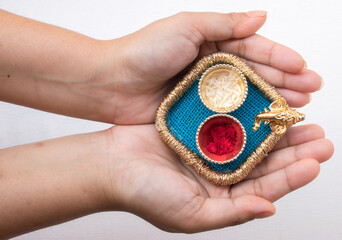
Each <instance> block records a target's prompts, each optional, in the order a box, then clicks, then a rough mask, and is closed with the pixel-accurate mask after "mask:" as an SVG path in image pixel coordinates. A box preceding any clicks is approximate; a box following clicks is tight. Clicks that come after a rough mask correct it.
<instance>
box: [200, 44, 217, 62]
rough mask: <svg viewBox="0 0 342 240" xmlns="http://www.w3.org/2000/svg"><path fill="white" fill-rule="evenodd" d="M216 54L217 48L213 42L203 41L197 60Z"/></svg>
mask: <svg viewBox="0 0 342 240" xmlns="http://www.w3.org/2000/svg"><path fill="white" fill-rule="evenodd" d="M215 52H217V47H216V44H215V42H208V41H205V42H204V43H203V44H202V45H201V46H200V49H199V52H198V56H197V59H201V58H202V57H204V56H207V55H210V54H213V53H215Z"/></svg>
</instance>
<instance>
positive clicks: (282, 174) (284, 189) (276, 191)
mask: <svg viewBox="0 0 342 240" xmlns="http://www.w3.org/2000/svg"><path fill="white" fill-rule="evenodd" d="M319 170H320V166H319V163H318V162H317V161H316V160H315V159H312V158H307V159H303V160H300V161H299V162H295V163H293V164H291V165H290V166H288V167H286V168H283V169H280V170H278V171H276V172H274V173H271V174H268V175H266V176H263V177H260V178H256V179H251V180H247V181H244V182H241V183H238V184H236V185H234V186H233V188H232V189H231V195H232V197H239V196H242V195H255V196H258V197H261V198H265V199H267V200H269V201H272V202H274V201H276V200H278V199H279V198H281V197H283V196H284V195H286V194H288V193H290V192H292V191H294V190H296V189H298V188H300V187H303V186H305V185H306V184H308V183H309V182H311V181H312V180H313V179H315V178H316V177H317V175H318V173H319Z"/></svg>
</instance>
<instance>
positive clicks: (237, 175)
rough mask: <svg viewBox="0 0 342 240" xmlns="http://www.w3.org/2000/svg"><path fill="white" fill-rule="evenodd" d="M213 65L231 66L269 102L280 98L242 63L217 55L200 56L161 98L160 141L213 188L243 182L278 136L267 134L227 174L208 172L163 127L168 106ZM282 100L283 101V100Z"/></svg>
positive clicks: (208, 168)
mask: <svg viewBox="0 0 342 240" xmlns="http://www.w3.org/2000/svg"><path fill="white" fill-rule="evenodd" d="M215 63H226V64H231V65H233V66H234V67H236V68H237V69H239V70H240V71H241V72H242V73H243V74H244V75H245V76H247V77H248V78H249V80H250V81H251V82H252V83H253V84H254V85H256V86H257V87H258V88H259V89H260V90H261V91H262V92H263V93H264V94H265V95H266V96H267V97H269V98H270V99H271V100H272V101H276V100H278V99H282V100H284V98H283V97H282V96H281V95H280V94H279V93H278V92H277V91H276V90H275V88H274V87H273V86H271V85H270V84H268V83H267V82H265V81H264V80H263V79H262V78H261V77H260V76H259V75H258V74H256V73H255V72H254V71H253V70H252V69H251V68H250V67H249V66H248V65H247V64H246V63H245V62H244V61H242V60H241V59H239V58H238V57H236V56H235V55H232V54H229V53H224V52H219V53H214V54H212V55H209V56H206V57H203V58H202V59H201V60H199V61H198V62H197V63H196V64H195V65H194V66H193V67H192V68H191V70H190V71H189V72H188V73H187V74H186V75H185V76H184V77H183V79H182V80H181V81H180V82H179V83H178V84H177V85H176V87H175V88H174V89H173V90H172V91H171V92H170V93H169V94H168V95H167V96H166V97H165V98H164V99H163V101H162V102H161V103H160V105H159V107H158V109H157V112H156V123H155V124H156V128H157V130H158V131H159V133H160V135H161V138H162V139H163V141H164V142H165V143H166V144H168V145H169V146H170V148H172V149H173V150H174V151H175V152H176V153H177V154H178V155H179V156H180V157H181V158H182V159H183V160H184V161H185V163H186V164H187V165H189V166H192V167H193V168H194V169H195V170H196V171H197V173H198V174H199V175H201V176H203V177H205V178H207V179H208V180H209V181H211V182H213V183H215V184H217V185H231V184H235V183H237V182H239V181H241V180H243V179H244V178H245V177H246V176H247V175H248V174H249V173H250V172H251V171H252V169H253V168H254V167H255V166H256V165H257V164H258V163H259V162H260V161H261V160H262V159H263V158H264V157H265V156H266V155H267V153H268V152H269V151H270V150H271V149H272V148H273V147H274V145H275V144H276V143H277V142H278V141H279V139H280V137H281V135H278V134H276V133H275V132H271V133H270V134H269V135H268V136H267V137H266V138H265V140H264V141H263V142H261V143H260V145H259V146H258V147H257V148H256V149H255V150H254V151H253V152H252V154H251V155H250V156H249V157H248V158H247V159H246V161H245V162H243V163H242V164H241V165H240V166H239V168H237V169H235V170H234V171H232V172H229V173H220V172H216V171H214V170H212V169H211V168H210V166H209V164H208V163H207V162H206V161H205V160H204V159H202V158H201V157H200V156H199V155H198V154H196V153H193V152H192V151H191V150H190V149H189V148H188V147H186V146H185V145H184V144H183V143H182V142H180V141H179V140H178V139H177V138H176V137H175V136H174V135H173V134H172V133H171V132H170V131H169V129H168V127H167V122H166V119H167V113H168V111H169V110H170V108H171V107H172V105H173V104H174V103H175V102H176V101H177V100H178V99H179V98H180V97H181V96H182V95H183V94H184V93H185V92H186V90H187V89H188V88H189V87H190V86H191V85H192V84H193V83H194V81H195V80H196V79H197V78H198V77H199V76H200V75H201V74H202V73H203V72H204V71H205V70H206V69H207V68H209V67H211V66H213V65H214V64H215ZM284 101H285V100H284Z"/></svg>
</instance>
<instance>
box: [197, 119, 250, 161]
mask: <svg viewBox="0 0 342 240" xmlns="http://www.w3.org/2000/svg"><path fill="white" fill-rule="evenodd" d="M215 117H226V118H230V119H233V120H234V121H235V122H236V123H237V124H239V126H240V127H241V130H242V133H243V144H242V147H241V150H240V152H239V153H238V154H236V156H234V157H233V158H231V159H228V160H226V161H222V162H219V161H215V160H213V159H211V158H209V157H208V156H207V155H205V154H204V152H203V151H202V149H201V147H200V145H199V142H198V135H199V132H200V130H201V128H202V127H203V125H204V124H205V123H206V122H207V121H208V120H210V119H213V118H215ZM246 139H247V135H246V131H245V128H244V127H243V126H242V124H241V123H240V121H239V120H238V119H236V118H235V117H233V116H230V115H226V114H214V115H211V116H209V117H207V118H206V119H205V120H204V121H203V122H202V123H201V125H200V126H199V127H198V129H197V132H196V146H197V149H198V151H199V152H200V153H201V154H202V156H203V157H204V158H205V159H207V160H208V161H209V162H212V163H216V164H226V163H229V162H232V161H234V160H235V159H237V158H238V156H240V154H241V153H242V152H243V150H244V149H245V146H246Z"/></svg>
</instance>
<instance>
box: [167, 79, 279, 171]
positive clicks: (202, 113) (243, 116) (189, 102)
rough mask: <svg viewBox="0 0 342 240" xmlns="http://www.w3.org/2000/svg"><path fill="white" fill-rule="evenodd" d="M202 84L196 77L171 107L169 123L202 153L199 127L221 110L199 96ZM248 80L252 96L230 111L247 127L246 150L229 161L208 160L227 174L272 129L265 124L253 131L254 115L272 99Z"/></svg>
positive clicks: (170, 127) (175, 134)
mask: <svg viewBox="0 0 342 240" xmlns="http://www.w3.org/2000/svg"><path fill="white" fill-rule="evenodd" d="M198 83H199V79H196V81H195V82H194V83H193V84H192V86H191V87H190V88H189V89H188V90H187V91H186V92H185V93H184V94H183V96H182V97H181V98H180V99H179V100H178V101H177V102H176V103H175V104H174V105H173V106H172V107H171V109H170V111H169V114H168V116H167V124H168V127H169V129H170V131H171V133H172V134H173V135H174V136H175V137H176V138H178V140H180V141H181V142H182V143H183V144H185V145H186V146H187V147H188V148H189V149H190V150H191V151H193V152H195V153H197V154H199V155H200V156H202V155H201V154H200V153H199V151H198V149H197V146H196V132H197V129H198V127H199V126H200V124H201V123H202V122H203V121H204V120H205V119H206V118H207V117H209V116H211V115H213V114H217V113H215V112H213V111H211V110H209V109H208V108H206V107H205V106H204V105H203V103H202V102H201V99H200V98H199V95H198ZM247 83H248V95H247V98H246V100H245V102H244V103H243V105H242V106H241V107H240V108H238V109H237V110H235V111H234V112H231V113H228V114H227V115H231V116H233V117H235V118H237V119H238V120H239V121H240V122H241V124H242V125H243V126H244V128H245V130H246V135H247V141H246V146H245V149H244V151H243V152H242V153H241V155H240V156H239V157H238V158H237V159H236V160H234V161H233V162H230V163H226V164H215V163H210V162H208V163H209V164H210V166H211V167H212V169H214V170H215V171H218V172H223V173H227V172H230V171H233V170H235V169H237V168H238V167H239V166H240V165H241V163H243V162H244V161H245V160H246V159H247V158H248V156H249V155H250V154H251V153H252V152H253V151H254V149H255V148H256V147H257V146H258V145H259V144H260V143H261V142H262V141H263V140H264V139H265V138H266V136H267V135H268V134H269V133H270V132H271V129H270V127H269V126H268V125H264V124H262V125H261V126H260V128H259V129H258V130H257V131H253V130H252V128H253V124H254V117H255V116H256V115H257V114H259V113H260V112H263V111H264V108H268V106H269V105H270V104H271V102H272V101H271V100H269V99H268V98H267V97H266V96H265V95H264V94H263V93H262V92H261V91H260V90H259V89H258V88H257V87H256V86H255V85H254V84H252V83H251V82H250V80H249V79H248V78H247ZM202 158H203V156H202ZM203 159H204V158H203Z"/></svg>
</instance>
